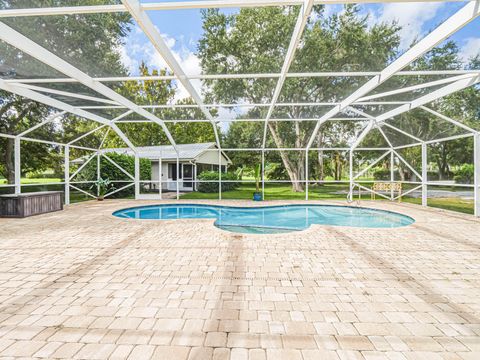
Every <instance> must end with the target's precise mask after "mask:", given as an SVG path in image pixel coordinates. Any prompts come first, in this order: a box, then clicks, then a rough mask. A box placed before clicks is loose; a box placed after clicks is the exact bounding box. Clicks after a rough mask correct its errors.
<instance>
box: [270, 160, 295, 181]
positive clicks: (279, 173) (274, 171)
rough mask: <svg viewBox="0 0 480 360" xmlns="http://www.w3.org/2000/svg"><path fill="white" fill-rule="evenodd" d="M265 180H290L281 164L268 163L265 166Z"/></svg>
mask: <svg viewBox="0 0 480 360" xmlns="http://www.w3.org/2000/svg"><path fill="white" fill-rule="evenodd" d="M265 178H267V179H269V180H288V179H289V177H288V173H287V170H286V169H285V166H283V164H281V163H268V164H267V165H266V166H265Z"/></svg>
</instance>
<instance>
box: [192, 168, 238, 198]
mask: <svg viewBox="0 0 480 360" xmlns="http://www.w3.org/2000/svg"><path fill="white" fill-rule="evenodd" d="M202 180H204V181H214V182H201V181H202ZM218 180H219V177H218V171H204V172H202V173H201V174H200V175H198V181H199V183H198V191H200V192H203V193H215V192H218ZM222 180H238V179H237V175H236V174H234V173H228V172H227V173H222ZM237 187H238V183H237V182H223V181H222V191H230V190H234V189H236V188H237Z"/></svg>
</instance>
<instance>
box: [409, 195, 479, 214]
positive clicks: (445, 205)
mask: <svg viewBox="0 0 480 360" xmlns="http://www.w3.org/2000/svg"><path fill="white" fill-rule="evenodd" d="M403 201H404V202H408V203H412V204H418V205H421V204H422V199H418V198H404V199H403ZM428 206H431V207H435V208H440V209H445V210H451V211H457V212H461V213H464V214H473V213H474V209H473V200H464V199H460V198H434V199H428Z"/></svg>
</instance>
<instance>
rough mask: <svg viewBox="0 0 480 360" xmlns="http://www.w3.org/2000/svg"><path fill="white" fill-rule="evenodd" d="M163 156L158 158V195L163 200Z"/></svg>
mask: <svg viewBox="0 0 480 360" xmlns="http://www.w3.org/2000/svg"><path fill="white" fill-rule="evenodd" d="M162 166H163V164H162V156H160V157H159V158H158V195H159V196H160V200H162V185H163V184H162Z"/></svg>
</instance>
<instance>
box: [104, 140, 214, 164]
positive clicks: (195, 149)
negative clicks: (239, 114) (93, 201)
mask: <svg viewBox="0 0 480 360" xmlns="http://www.w3.org/2000/svg"><path fill="white" fill-rule="evenodd" d="M211 148H216V144H215V143H213V142H209V143H200V144H177V149H178V151H179V155H180V156H179V158H180V159H186V160H193V159H195V158H197V157H198V156H199V155H200V154H202V153H203V152H204V151H205V150H207V149H211ZM137 150H138V153H139V155H140V156H141V157H146V158H152V159H158V158H159V157H161V158H162V160H167V161H168V160H177V153H176V152H175V149H174V148H173V146H171V145H163V146H139V147H137ZM101 152H102V153H107V154H108V153H112V152H114V153H117V154H128V155H133V151H132V150H131V149H130V148H116V149H102V150H101Z"/></svg>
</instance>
